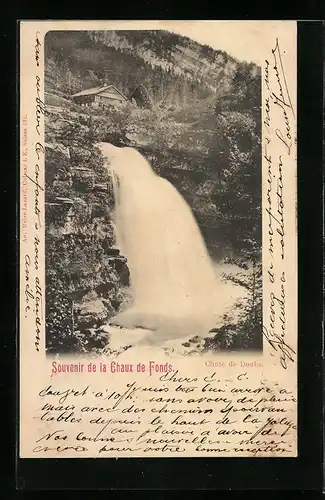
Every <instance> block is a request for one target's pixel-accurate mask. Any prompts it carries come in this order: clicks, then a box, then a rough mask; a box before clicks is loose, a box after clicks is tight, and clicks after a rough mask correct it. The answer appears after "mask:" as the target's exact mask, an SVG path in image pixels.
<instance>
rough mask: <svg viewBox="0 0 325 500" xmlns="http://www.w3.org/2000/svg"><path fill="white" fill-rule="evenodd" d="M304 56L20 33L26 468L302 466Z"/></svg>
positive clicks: (197, 33)
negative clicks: (115, 462) (156, 462)
mask: <svg viewBox="0 0 325 500" xmlns="http://www.w3.org/2000/svg"><path fill="white" fill-rule="evenodd" d="M296 56H297V47H296V22H293V21H259V22H257V21H245V22H244V21H77V20H76V21H22V22H21V23H20V96H19V98H20V124H19V127H20V315H19V321H20V331H19V349H20V417H19V420H20V421H19V427H20V443H19V456H20V457H21V458H119V457H124V458H125V457H130V458H132V457H141V458H145V457H150V458H154V457H160V458H161V457H166V458H169V457H191V458H196V457H256V458H261V457H262V458H263V457H276V458H281V457H283V458H285V457H296V456H297V453H298V452H297V450H298V441H297V435H298V429H297V338H298V330H297V212H296V210H297V189H296V183H297V157H296V149H297V140H296V136H297V114H296V91H297V76H296V75H297V72H296V65H297V62H296Z"/></svg>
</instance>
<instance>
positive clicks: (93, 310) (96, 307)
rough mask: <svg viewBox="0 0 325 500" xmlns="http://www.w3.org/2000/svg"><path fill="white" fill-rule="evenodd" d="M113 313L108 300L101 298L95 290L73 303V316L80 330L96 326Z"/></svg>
mask: <svg viewBox="0 0 325 500" xmlns="http://www.w3.org/2000/svg"><path fill="white" fill-rule="evenodd" d="M113 313H114V309H113V307H112V305H111V304H110V302H109V300H105V304H104V302H103V300H101V299H100V298H99V297H98V296H97V294H96V292H91V293H89V294H87V295H85V296H84V297H83V299H82V300H81V302H77V303H75V305H74V317H75V322H76V323H77V325H78V327H79V329H80V330H84V329H86V328H93V327H98V326H100V325H102V324H104V322H105V321H106V320H107V319H108V318H109V317H110V316H111V315H112V314H113Z"/></svg>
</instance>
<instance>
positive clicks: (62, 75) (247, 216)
mask: <svg viewBox="0 0 325 500" xmlns="http://www.w3.org/2000/svg"><path fill="white" fill-rule="evenodd" d="M180 53H181V54H182V57H181V58H179V54H180ZM148 54H150V58H149V57H147V56H148ZM195 58H196V59H197V60H200V61H203V62H204V64H202V68H201V69H200V70H199V71H198V68H197V67H195V70H192V69H191V64H190V63H191V61H193V59H195ZM146 59H148V61H147V60H146ZM103 61H104V64H103ZM45 78H46V94H45V98H46V102H45V103H46V105H47V106H51V107H52V106H54V107H57V111H55V109H54V108H53V110H52V111H51V112H47V115H46V224H47V231H46V280H47V290H46V308H47V311H46V314H47V324H46V338H47V350H48V352H50V353H57V352H79V353H82V352H92V353H94V354H96V353H98V352H101V350H102V349H103V348H104V347H105V346H106V344H107V335H106V334H104V333H103V331H102V330H101V325H103V324H105V323H107V321H108V319H109V318H110V317H111V316H112V315H113V314H114V313H115V312H117V311H118V310H119V308H120V307H121V306H122V305H123V304H125V301H127V300H128V299H129V297H128V284H129V274H128V268H127V262H126V259H125V258H124V257H123V256H121V255H119V252H118V250H117V249H116V248H115V247H114V232H113V227H112V211H113V209H114V197H113V191H112V186H111V182H110V179H109V176H108V173H107V169H106V168H105V166H104V161H103V158H102V157H101V154H100V152H99V150H98V149H97V148H96V143H97V142H99V141H106V142H110V143H112V144H114V145H116V146H128V145H132V146H133V147H136V148H137V149H138V150H139V151H140V152H141V153H142V154H143V155H144V156H145V157H146V158H147V159H148V160H149V161H150V162H151V164H152V166H153V168H154V169H155V170H156V171H157V172H158V173H159V174H160V175H161V176H163V177H165V178H166V179H168V180H169V181H171V182H172V183H173V184H174V185H175V186H176V187H177V189H178V190H179V192H180V193H181V194H182V195H183V197H184V198H185V199H186V201H188V203H189V204H190V206H191V208H192V210H193V213H194V215H195V217H196V220H197V222H198V224H199V227H200V229H201V231H202V234H203V236H204V238H205V241H206V244H207V247H208V250H209V252H210V255H211V257H212V258H213V260H214V261H215V262H225V263H227V264H229V265H231V264H232V265H234V266H236V273H233V272H231V273H229V274H227V273H225V279H228V280H231V281H233V282H234V283H235V284H238V285H240V286H242V287H244V288H245V289H246V290H247V296H246V299H245V300H244V301H242V303H239V304H238V315H237V318H236V320H233V319H231V318H228V319H227V318H225V321H224V325H223V326H222V327H221V328H216V331H215V335H214V336H212V337H211V336H209V337H207V338H206V339H204V341H203V349H205V350H220V349H230V350H236V349H261V346H262V329H261V322H262V278H261V272H262V271H261V143H260V130H261V116H260V102H261V82H260V69H259V68H258V67H257V66H255V65H253V64H248V63H245V62H243V63H241V62H239V61H236V60H234V59H233V58H231V57H230V56H228V55H227V54H225V53H224V52H222V51H214V50H213V49H211V48H209V47H202V46H200V45H199V44H196V42H193V41H191V40H189V39H186V38H184V37H180V36H178V35H174V34H169V33H168V32H139V31H138V32H136V31H134V32H118V33H116V32H53V33H52V32H50V33H48V34H47V36H46V69H45ZM99 82H106V83H112V84H114V85H116V86H117V87H118V88H119V89H120V90H121V91H123V92H124V93H125V95H126V96H127V97H128V99H129V102H128V103H127V104H126V105H125V106H123V107H121V108H113V107H111V108H101V109H100V110H98V109H93V108H91V107H90V108H86V109H85V108H81V107H79V106H77V105H76V104H74V103H73V102H72V101H71V98H70V96H71V95H72V94H73V93H74V92H77V91H79V90H81V89H84V88H88V87H94V86H96V85H97V84H98V83H99ZM58 256H59V258H58ZM194 343H195V341H194Z"/></svg>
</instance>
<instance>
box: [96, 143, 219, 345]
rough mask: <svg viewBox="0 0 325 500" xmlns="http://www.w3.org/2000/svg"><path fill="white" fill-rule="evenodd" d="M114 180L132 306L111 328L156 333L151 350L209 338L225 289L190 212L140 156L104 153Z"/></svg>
mask: <svg viewBox="0 0 325 500" xmlns="http://www.w3.org/2000/svg"><path fill="white" fill-rule="evenodd" d="M99 147H100V149H101V151H102V153H103V155H104V157H105V158H106V160H107V163H108V167H109V168H110V170H111V174H112V177H113V186H114V195H115V221H114V222H115V232H116V241H117V246H118V247H119V249H120V252H121V254H122V255H124V256H125V257H126V258H127V262H128V267H129V271H130V281H131V288H132V295H133V304H132V305H131V307H129V309H127V310H125V311H123V312H122V313H120V314H119V315H118V316H116V317H115V318H114V319H113V320H112V323H113V324H115V325H119V326H123V327H125V328H137V327H140V328H145V329H148V330H151V331H152V342H153V343H156V342H158V343H159V342H161V341H163V340H165V339H170V338H179V337H183V336H186V335H192V334H194V335H195V334H204V333H207V332H208V331H209V330H210V329H211V328H213V327H214V326H215V324H216V321H217V318H218V317H219V318H220V314H221V312H222V309H223V307H222V305H221V302H222V297H223V293H222V291H221V288H222V284H221V283H220V282H218V280H217V278H216V274H215V270H214V267H213V263H212V261H211V259H210V257H209V255H208V252H207V249H206V246H205V243H204V240H203V238H202V235H201V233H200V230H199V228H198V225H197V223H196V221H195V218H194V216H193V214H192V212H191V209H190V207H189V206H188V204H187V203H186V201H185V200H184V199H183V197H182V196H181V195H180V193H179V192H178V191H177V190H176V188H175V187H174V186H173V185H172V184H170V183H169V182H168V181H167V180H165V179H163V178H162V177H159V176H158V175H157V174H156V173H155V172H154V171H153V170H152V168H151V166H150V165H149V163H148V162H147V161H146V159H145V158H144V157H143V156H142V155H141V154H140V153H139V152H138V151H136V150H135V149H132V148H117V147H115V146H112V145H110V144H107V143H101V144H100V145H99Z"/></svg>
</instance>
